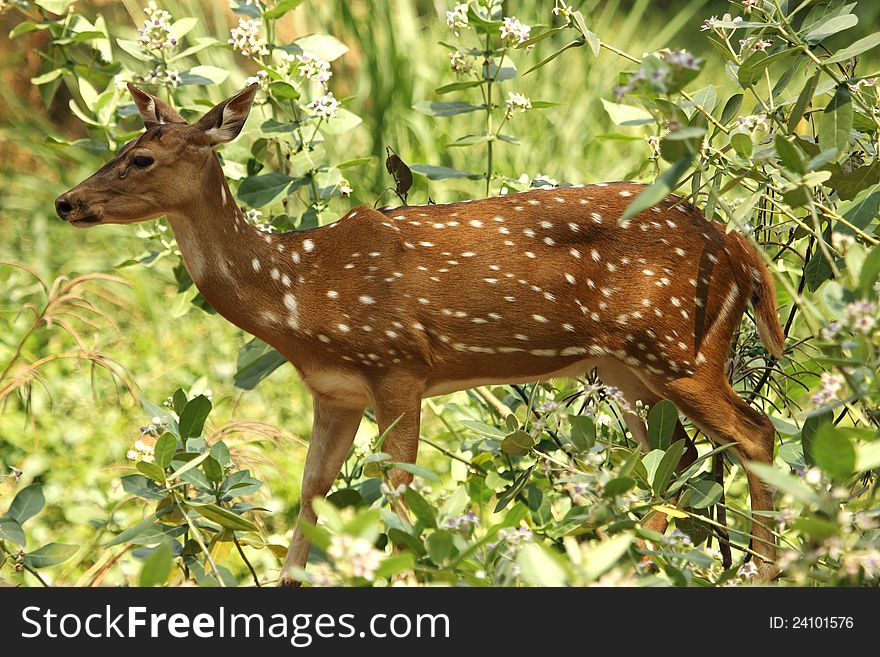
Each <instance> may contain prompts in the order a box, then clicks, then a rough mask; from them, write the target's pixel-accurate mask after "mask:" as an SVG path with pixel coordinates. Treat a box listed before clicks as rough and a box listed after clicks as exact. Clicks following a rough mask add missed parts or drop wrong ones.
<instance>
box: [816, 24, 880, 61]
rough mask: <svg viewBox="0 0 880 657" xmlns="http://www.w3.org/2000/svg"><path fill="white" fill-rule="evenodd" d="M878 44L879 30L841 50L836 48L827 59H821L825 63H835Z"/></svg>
mask: <svg viewBox="0 0 880 657" xmlns="http://www.w3.org/2000/svg"><path fill="white" fill-rule="evenodd" d="M877 46H880V32H874V34H871V35H869V36H866V37H864V38H862V39H859V40H858V41H856V42H855V43H853V44H852V45H850V46H847V47H846V48H843V49H842V50H838V51H837V52H836V53H834V54H833V55H832V56H831V57H829V58H828V59H825V60H823V61H824V63H826V64H835V63H837V62H844V61H846V60H848V59H852V58H853V57H855V56H856V55H860V54H862V53H863V52H865V51H867V50H871V49H872V48H876V47H877Z"/></svg>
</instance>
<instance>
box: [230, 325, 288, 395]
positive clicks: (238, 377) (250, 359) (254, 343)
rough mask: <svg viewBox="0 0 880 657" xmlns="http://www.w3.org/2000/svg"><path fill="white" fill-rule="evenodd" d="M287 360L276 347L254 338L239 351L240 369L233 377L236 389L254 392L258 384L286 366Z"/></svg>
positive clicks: (237, 365)
mask: <svg viewBox="0 0 880 657" xmlns="http://www.w3.org/2000/svg"><path fill="white" fill-rule="evenodd" d="M286 362H287V359H286V358H284V356H282V355H281V354H279V353H278V352H277V351H276V350H275V348H274V347H270V346H269V345H268V344H266V343H265V342H263V341H262V340H259V339H257V338H253V339H252V340H250V341H249V342H247V343H246V344H245V345H244V346H242V348H241V349H239V350H238V360H237V361H236V367H237V368H238V369H237V371H236V372H235V376H234V377H233V381H234V382H235V387H236V388H241V389H243V390H253V389H254V388H255V387H256V386H257V384H258V383H259V382H260V381H262V380H263V379H265V378H266V377H267V376H269V375H270V374H271V373H272V372H274V371H275V370H277V369H278V368H279V367H281V366H282V365H284V363H286Z"/></svg>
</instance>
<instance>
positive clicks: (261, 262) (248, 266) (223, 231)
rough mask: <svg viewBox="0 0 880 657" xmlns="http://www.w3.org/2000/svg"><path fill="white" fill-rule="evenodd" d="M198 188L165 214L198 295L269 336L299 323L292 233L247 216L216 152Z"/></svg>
mask: <svg viewBox="0 0 880 657" xmlns="http://www.w3.org/2000/svg"><path fill="white" fill-rule="evenodd" d="M201 182H202V184H201V186H200V188H199V192H198V193H197V194H194V196H193V198H192V201H191V202H190V203H189V204H188V205H187V206H186V207H184V208H182V209H181V210H180V211H179V212H176V213H171V214H169V215H168V219H169V222H170V224H171V228H172V230H173V231H174V236H175V238H176V240H177V244H178V246H179V248H180V253H181V255H182V256H183V260H184V263H185V264H186V268H187V270H188V271H189V273H190V275H191V276H192V279H193V282H194V283H195V284H196V287H198V289H199V291H200V292H201V293H202V296H204V297H205V299H206V300H207V301H208V303H210V304H211V306H212V307H213V308H214V309H215V310H217V312H219V313H220V314H221V315H223V316H224V317H225V318H226V319H228V320H229V321H231V322H232V323H233V324H235V325H237V326H239V327H240V328H242V329H244V330H246V331H247V332H249V333H251V334H253V335H256V336H257V337H259V338H261V339H263V340H265V341H267V342H269V343H276V342H277V341H278V339H277V336H279V335H282V334H284V335H286V336H290V335H291V332H294V333H295V332H296V331H297V330H298V329H299V326H298V321H297V307H298V295H299V292H300V290H299V289H298V288H299V287H301V281H302V278H301V277H300V276H299V273H298V271H297V263H296V257H295V255H294V254H295V252H296V247H297V244H298V243H299V242H301V241H302V239H301V238H300V237H299V236H298V235H296V234H290V233H288V234H285V235H270V234H268V233H264V232H261V231H260V230H258V229H257V228H255V227H254V226H252V225H251V224H250V223H249V222H247V221H246V219H245V217H244V216H243V214H242V212H241V210H240V209H239V208H238V207H237V205H236V204H235V200H234V198H233V196H232V192H231V190H230V189H229V186H228V185H227V184H226V179H225V177H224V175H223V171H222V169H221V168H220V163H219V161H217V159H216V156H212V157H211V161H210V162H208V163H207V164H206V171H205V175H204V176H203V179H202V181H201Z"/></svg>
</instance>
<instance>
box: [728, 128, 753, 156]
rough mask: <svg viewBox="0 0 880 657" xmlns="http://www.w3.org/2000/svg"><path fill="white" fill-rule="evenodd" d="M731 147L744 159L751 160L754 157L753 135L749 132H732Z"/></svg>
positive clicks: (739, 130) (737, 130)
mask: <svg viewBox="0 0 880 657" xmlns="http://www.w3.org/2000/svg"><path fill="white" fill-rule="evenodd" d="M730 145H731V146H733V150H735V151H736V154H737V155H739V156H740V157H742V158H745V159H749V158H750V157H752V151H753V150H754V144H753V143H752V135H751V134H749V131H748V130H744V129H734V130H731V131H730Z"/></svg>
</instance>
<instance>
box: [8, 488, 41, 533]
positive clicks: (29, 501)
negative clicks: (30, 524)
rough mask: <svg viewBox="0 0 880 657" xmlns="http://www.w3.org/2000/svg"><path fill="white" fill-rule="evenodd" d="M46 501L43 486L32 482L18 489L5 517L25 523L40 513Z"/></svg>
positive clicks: (21, 523) (20, 523)
mask: <svg viewBox="0 0 880 657" xmlns="http://www.w3.org/2000/svg"><path fill="white" fill-rule="evenodd" d="M45 503H46V499H45V498H44V497H43V487H42V486H40V484H31V485H30V486H27V487H25V488H22V489H21V490H20V491H18V493H17V494H16V496H15V498H14V499H13V500H12V504H10V505H9V510H8V511H6V513H5V514H3V517H5V518H11V519H12V520H15V522H17V523H18V524H19V525H23V524H24V523H25V522H27V520H28V518H32V517H33V516H35V515H36V514H38V513H39V512H40V510H41V509H42V508H43V505H44V504H45Z"/></svg>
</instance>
